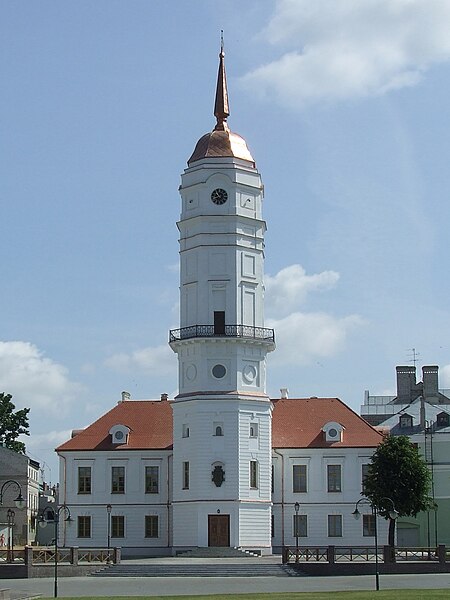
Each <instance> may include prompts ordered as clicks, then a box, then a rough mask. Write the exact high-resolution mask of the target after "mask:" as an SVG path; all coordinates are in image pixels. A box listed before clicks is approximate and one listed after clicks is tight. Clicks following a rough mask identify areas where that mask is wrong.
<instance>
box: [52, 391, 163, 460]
mask: <svg viewBox="0 0 450 600" xmlns="http://www.w3.org/2000/svg"><path fill="white" fill-rule="evenodd" d="M113 425H125V426H126V427H128V428H129V429H130V433H129V435H128V443H127V444H113V443H112V441H111V435H110V434H109V430H110V429H111V427H112V426H113ZM172 440H173V428H172V407H171V406H170V404H169V402H167V401H165V400H162V401H153V400H127V401H125V402H120V403H119V404H117V405H116V406H114V408H112V409H111V410H110V411H109V412H107V413H106V414H105V415H103V416H102V417H100V418H99V419H98V420H97V421H95V422H94V423H92V425H89V427H87V428H86V429H83V430H82V431H81V432H80V433H78V434H77V435H76V436H75V437H73V438H72V439H70V440H69V441H67V442H65V443H64V444H61V446H59V447H58V448H57V449H56V450H57V451H58V452H59V451H60V450H61V451H63V450H117V451H120V450H153V449H154V450H165V449H170V448H172Z"/></svg>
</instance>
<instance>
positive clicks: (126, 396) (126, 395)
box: [119, 392, 131, 404]
mask: <svg viewBox="0 0 450 600" xmlns="http://www.w3.org/2000/svg"><path fill="white" fill-rule="evenodd" d="M127 400H131V394H130V392H122V400H119V404H120V403H121V402H126V401H127Z"/></svg>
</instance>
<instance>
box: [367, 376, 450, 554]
mask: <svg viewBox="0 0 450 600" xmlns="http://www.w3.org/2000/svg"><path fill="white" fill-rule="evenodd" d="M396 373H397V394H396V395H395V396H370V395H369V392H367V391H366V392H365V398H364V404H363V406H362V407H361V415H362V416H363V417H364V419H366V420H367V421H368V422H369V423H372V424H374V425H377V426H378V428H380V429H381V430H383V431H384V432H385V433H389V434H390V435H406V436H408V437H409V438H410V440H411V441H412V442H413V443H415V444H417V446H418V448H419V449H420V452H421V454H422V455H423V457H424V459H425V460H426V462H427V464H428V466H429V468H430V471H431V476H432V489H431V495H432V497H433V499H434V502H435V505H436V510H430V511H428V512H426V513H421V514H419V515H418V516H417V518H412V517H411V518H405V517H404V518H401V519H399V521H398V528H397V542H398V545H400V546H435V545H437V544H446V545H448V544H450V521H449V519H448V515H449V511H450V390H446V389H440V388H439V368H438V367H437V366H435V365H432V366H424V367H423V368H422V381H417V376H416V368H415V367H414V366H398V367H397V368H396Z"/></svg>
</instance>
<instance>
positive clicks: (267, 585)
mask: <svg viewBox="0 0 450 600" xmlns="http://www.w3.org/2000/svg"><path fill="white" fill-rule="evenodd" d="M192 560H195V559H192ZM374 584H375V582H374V576H372V575H362V576H359V577H353V576H352V577H253V578H249V579H245V578H234V577H227V578H212V577H211V578H199V577H181V578H180V577H179V578H156V577H155V578H153V577H152V578H151V579H149V578H142V577H124V578H120V577H114V578H111V577H110V578H108V577H103V578H101V579H99V578H95V577H65V578H61V579H59V580H58V595H59V596H60V597H62V598H63V597H71V596H72V597H73V596H105V597H111V596H124V597H133V596H172V595H173V596H176V595H179V596H187V595H199V596H201V595H206V594H228V595H230V596H232V595H233V594H243V593H249V594H251V593H252V594H258V593H261V594H262V593H267V592H308V591H312V592H318V591H351V590H371V589H374ZM2 587H4V588H9V589H11V591H12V594H11V595H12V597H14V595H18V594H19V593H21V595H22V593H23V594H27V593H28V594H30V596H32V595H36V594H40V595H41V596H44V597H49V598H50V597H52V596H53V579H52V578H43V579H9V580H4V581H2ZM380 588H381V589H382V590H383V589H427V588H428V589H433V588H445V589H449V590H450V574H448V573H439V574H434V575H382V576H381V577H380Z"/></svg>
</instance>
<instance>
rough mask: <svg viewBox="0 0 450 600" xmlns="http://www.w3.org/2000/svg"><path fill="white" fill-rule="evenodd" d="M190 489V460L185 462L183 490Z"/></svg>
mask: <svg viewBox="0 0 450 600" xmlns="http://www.w3.org/2000/svg"><path fill="white" fill-rule="evenodd" d="M188 489H189V462H184V463H183V490H188Z"/></svg>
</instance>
